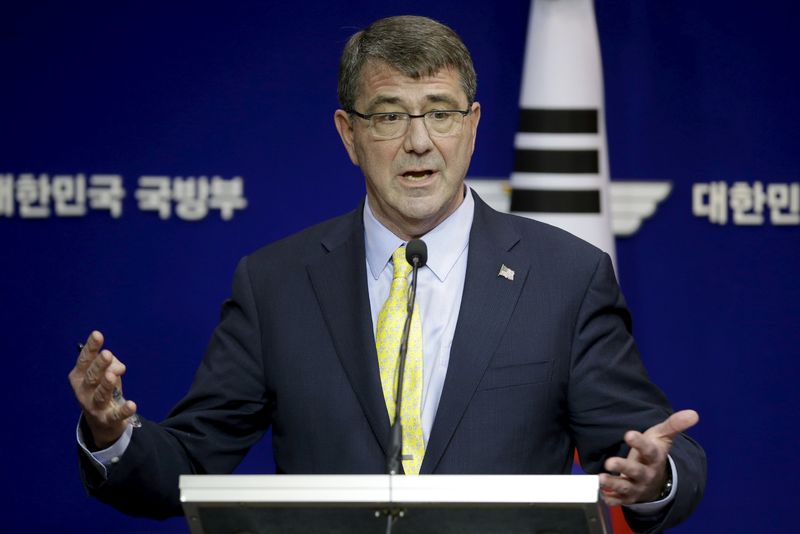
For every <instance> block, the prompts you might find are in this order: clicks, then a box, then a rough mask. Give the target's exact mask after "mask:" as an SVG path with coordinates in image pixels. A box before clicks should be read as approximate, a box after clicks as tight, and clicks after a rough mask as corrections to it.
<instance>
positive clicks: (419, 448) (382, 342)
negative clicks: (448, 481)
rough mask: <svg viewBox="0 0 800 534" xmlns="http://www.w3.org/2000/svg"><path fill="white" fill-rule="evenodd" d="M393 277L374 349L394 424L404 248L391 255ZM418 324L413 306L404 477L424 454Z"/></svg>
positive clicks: (407, 268)
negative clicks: (376, 350) (376, 353)
mask: <svg viewBox="0 0 800 534" xmlns="http://www.w3.org/2000/svg"><path fill="white" fill-rule="evenodd" d="M392 264H393V265H394V276H393V278H392V288H391V290H390V292H389V298H388V299H386V302H385V303H384V305H383V308H381V312H380V313H379V314H378V326H377V328H376V334H375V338H376V340H375V344H376V346H377V349H378V365H379V366H380V370H381V385H382V386H383V398H384V399H385V400H386V409H387V410H388V411H389V421H390V422H392V423H394V414H395V392H396V391H397V389H396V388H397V363H398V358H399V350H400V338H401V337H402V336H403V325H404V323H405V320H406V315H407V310H406V309H407V306H408V275H409V273H410V272H411V265H410V264H409V263H408V261H406V249H405V247H400V248H398V249H397V250H395V251H394V254H392ZM421 406H422V322H421V320H420V317H419V306H417V305H416V304H415V305H414V313H413V314H412V315H411V330H410V332H409V335H408V350H407V352H406V368H405V376H404V378H403V405H402V407H401V408H400V418H401V422H402V424H403V470H404V471H405V473H406V474H407V475H418V474H419V468H420V466H421V465H422V457H423V456H424V455H425V442H424V440H423V439H422V421H421V420H420V413H421V412H422V409H421Z"/></svg>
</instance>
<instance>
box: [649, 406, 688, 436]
mask: <svg viewBox="0 0 800 534" xmlns="http://www.w3.org/2000/svg"><path fill="white" fill-rule="evenodd" d="M698 421H700V416H699V415H698V413H697V412H696V411H694V410H681V411H679V412H675V413H674V414H672V415H670V416H669V417H667V418H666V419H665V420H664V421H662V422H660V423H658V424H657V425H654V426H652V427H650V428H649V429H648V430H647V433H648V434H655V435H656V437H660V438H667V439H672V438H674V437H675V436H677V435H678V434H680V433H681V432H683V431H685V430H687V429H689V428H691V427H693V426H694V425H696V424H697V422H698Z"/></svg>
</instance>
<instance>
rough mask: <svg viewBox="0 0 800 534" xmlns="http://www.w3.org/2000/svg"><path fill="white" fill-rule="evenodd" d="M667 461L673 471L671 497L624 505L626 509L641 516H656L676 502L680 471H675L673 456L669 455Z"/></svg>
mask: <svg viewBox="0 0 800 534" xmlns="http://www.w3.org/2000/svg"><path fill="white" fill-rule="evenodd" d="M667 460H669V468H670V470H672V489H671V490H670V492H669V495H667V496H666V497H664V498H663V499H661V500H658V501H653V502H640V503H637V504H626V505H623V506H624V507H625V508H627V509H628V510H630V511H631V512H635V513H637V514H639V515H655V514H657V513H659V512H661V511H662V510H664V508H666V507H667V506H669V505H670V503H672V501H674V500H675V493H676V492H677V491H678V470H677V469H675V462H673V461H672V457H671V456H669V455H667Z"/></svg>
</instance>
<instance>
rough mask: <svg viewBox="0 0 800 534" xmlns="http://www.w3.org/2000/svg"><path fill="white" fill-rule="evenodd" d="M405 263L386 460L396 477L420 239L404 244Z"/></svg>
mask: <svg viewBox="0 0 800 534" xmlns="http://www.w3.org/2000/svg"><path fill="white" fill-rule="evenodd" d="M406 261H407V262H408V263H410V264H411V266H412V267H413V269H412V271H411V273H412V274H411V291H409V293H408V305H407V307H406V322H405V324H404V325H403V336H402V337H401V338H400V350H399V355H398V363H397V390H396V391H395V396H394V398H395V399H397V401H396V402H395V412H394V424H393V425H392V428H391V430H390V431H389V450H388V454H387V458H386V472H387V473H389V474H390V475H396V474H397V473H399V472H400V465H401V463H402V455H403V424H402V422H401V421H400V411H401V408H402V404H403V377H404V376H405V370H406V352H407V351H408V334H409V332H410V331H411V315H412V314H413V313H414V301H415V300H416V297H417V269H419V268H420V267H423V266H424V265H425V263H426V262H427V261H428V246H427V245H426V244H425V242H424V241H423V240H422V239H412V240H411V241H409V242H408V243H407V244H406Z"/></svg>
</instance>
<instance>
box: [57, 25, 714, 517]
mask: <svg viewBox="0 0 800 534" xmlns="http://www.w3.org/2000/svg"><path fill="white" fill-rule="evenodd" d="M475 94H476V76H475V71H474V69H473V66H472V60H471V58H470V55H469V52H468V51H467V49H466V47H465V46H464V44H463V43H462V42H461V40H460V39H459V37H458V36H457V35H456V34H455V33H454V32H453V31H452V30H451V29H449V28H448V27H446V26H443V25H442V24H439V23H437V22H435V21H433V20H430V19H427V18H423V17H392V18H388V19H382V20H379V21H377V22H375V23H373V24H372V25H370V26H369V27H368V28H367V29H365V30H364V31H361V32H358V33H356V34H355V35H354V36H353V37H352V38H351V39H350V40H349V42H348V43H347V45H346V46H345V49H344V52H343V54H342V59H341V64H340V67H339V100H340V103H341V109H339V110H337V111H336V112H335V114H334V122H335V125H336V128H337V130H338V132H339V135H340V136H341V139H342V142H343V144H344V147H345V149H346V151H347V154H348V155H349V157H350V159H351V160H352V162H353V163H354V164H355V165H357V166H359V167H360V168H361V170H362V172H363V174H364V177H365V180H366V189H367V197H366V200H365V201H364V202H363V203H362V205H361V206H359V207H358V208H357V209H355V210H354V211H352V212H350V213H348V214H346V215H343V216H340V217H337V218H335V219H332V220H329V221H326V222H323V223H321V224H319V225H316V226H314V227H311V228H309V229H307V230H305V231H303V232H300V233H299V234H296V235H294V236H291V237H288V238H286V239H283V240H281V241H279V242H276V243H273V244H271V245H268V246H266V247H264V248H262V249H260V250H258V251H256V252H255V253H253V254H252V255H250V256H247V257H245V258H244V259H242V260H241V262H240V263H239V265H238V267H237V269H236V273H235V275H234V280H233V288H232V296H231V298H230V299H228V300H227V301H226V302H225V303H224V305H223V309H222V317H221V320H220V323H219V325H218V326H217V328H216V330H215V331H214V335H213V337H212V339H211V342H210V344H209V347H208V350H207V352H206V355H205V358H204V359H203V362H202V363H201V365H200V368H199V369H198V371H197V374H196V376H195V379H194V382H193V384H192V387H191V389H190V391H189V392H188V394H187V395H186V396H185V397H184V398H183V400H181V401H180V402H179V403H178V405H177V406H176V407H175V408H174V409H173V411H172V412H171V414H170V415H169V416H168V418H167V419H166V420H164V421H162V422H161V423H158V424H156V423H153V422H150V421H147V420H142V421H141V426H138V427H134V426H133V425H132V424H131V419H130V418H131V416H132V415H134V413H135V412H136V405H135V404H134V403H133V402H132V401H124V402H120V401H118V400H115V390H117V391H118V388H119V387H120V386H121V376H122V374H123V373H124V371H125V368H124V365H123V364H122V363H121V361H120V360H118V359H117V358H116V357H115V356H114V355H113V354H112V353H111V352H110V351H108V350H101V349H102V345H103V342H104V340H103V337H102V335H101V334H100V333H99V332H93V333H92V334H91V335H90V336H89V339H88V340H87V342H86V345H85V346H84V347H83V349H82V350H81V353H80V356H79V358H78V361H77V363H76V365H75V368H74V369H73V370H72V371H71V373H70V376H69V379H70V382H71V384H72V387H73V389H74V391H75V394H76V396H77V398H78V401H79V402H80V404H81V407H82V408H83V415H82V417H81V421H80V425H79V441H80V442H81V448H82V452H81V453H80V458H81V465H82V473H83V476H84V481H85V483H86V486H87V488H88V489H89V491H90V493H92V494H93V495H95V496H97V498H99V499H100V500H102V501H104V502H108V503H110V504H112V505H114V506H115V507H117V508H118V509H120V510H122V511H124V512H127V513H131V514H136V515H147V516H151V517H165V516H168V515H179V514H181V507H180V503H179V500H178V476H179V475H180V474H184V473H229V472H231V471H232V470H233V469H234V468H235V467H236V465H237V464H238V463H239V461H240V460H241V459H242V458H243V456H244V455H245V454H246V453H247V451H248V449H249V448H250V446H251V445H253V444H254V443H255V442H256V441H257V440H258V439H259V438H260V437H261V436H262V435H263V433H264V432H265V431H266V430H267V428H268V427H270V425H271V426H272V433H273V449H274V456H275V464H276V466H277V470H278V472H279V473H382V472H384V470H385V466H386V456H387V452H388V450H389V448H390V443H389V441H390V440H389V436H390V426H391V424H392V422H393V421H394V419H395V407H396V406H395V400H396V399H395V395H396V394H397V392H398V390H400V391H402V399H403V405H402V408H401V413H402V416H401V418H402V421H403V434H402V437H403V441H402V442H403V450H402V470H403V472H405V473H406V474H407V475H411V474H417V473H419V474H431V473H433V474H436V473H488V474H516V473H518V474H536V473H569V472H570V469H571V465H572V461H573V451H574V449H575V448H577V450H578V453H579V456H580V459H581V463H582V466H583V468H584V469H585V470H586V471H588V472H590V473H601V475H600V482H601V486H602V489H603V496H604V498H605V500H606V502H608V503H609V504H624V505H626V507H625V509H626V514H627V517H628V521H629V523H630V524H631V525H632V526H633V527H634V528H636V529H637V530H643V531H647V530H661V529H663V528H667V527H669V526H672V525H674V524H676V523H678V522H679V521H681V520H682V519H684V518H686V517H687V516H688V515H689V514H690V513H691V511H692V510H693V509H694V507H695V506H696V505H697V503H698V502H699V500H700V497H701V495H702V492H703V488H704V485H705V470H706V467H705V455H704V453H703V451H702V449H701V448H700V447H699V446H698V445H697V444H696V443H695V442H694V441H692V440H691V439H690V438H688V437H687V436H685V435H684V434H682V432H683V431H684V430H686V429H687V428H689V427H691V426H692V425H694V424H695V423H696V422H697V419H698V416H697V414H696V413H695V412H693V411H691V410H686V411H682V412H677V413H672V410H671V409H670V407H669V405H668V402H667V400H666V398H665V397H664V395H663V394H662V393H661V392H660V391H659V390H658V388H657V387H656V386H655V385H653V384H652V383H651V382H650V381H649V379H648V377H647V374H646V372H645V370H644V368H643V366H642V363H641V361H640V359H639V355H638V351H637V349H636V346H635V343H634V341H633V338H632V337H631V333H630V317H629V313H628V310H627V308H626V306H625V302H624V299H623V297H622V295H621V293H620V290H619V287H618V285H617V282H616V279H615V277H614V272H613V269H612V266H611V261H610V259H609V258H608V256H607V255H606V254H604V253H603V252H601V251H600V250H598V249H596V248H594V247H592V246H591V245H589V244H587V243H585V242H583V241H581V240H579V239H577V238H575V237H573V236H572V235H570V234H568V233H566V232H563V231H561V230H558V229H555V228H552V227H550V226H547V225H544V224H541V223H538V222H535V221H531V220H528V219H523V218H519V217H515V216H512V215H506V214H500V213H497V212H495V211H493V210H492V209H491V208H489V207H488V206H487V205H486V204H484V202H483V201H482V200H481V199H480V198H479V197H478V196H477V195H476V194H475V193H474V192H473V191H471V190H469V189H468V188H466V187H465V185H464V177H465V175H466V173H467V168H468V166H469V162H470V158H471V156H472V152H473V150H474V147H475V140H476V136H477V130H478V123H479V122H480V118H481V107H480V104H479V103H478V102H476V100H475ZM413 238H422V239H423V240H424V241H425V243H426V244H427V261H426V263H425V265H424V266H423V267H422V268H420V269H419V272H418V280H417V293H416V295H417V296H416V305H415V306H414V308H413V313H412V314H411V316H412V317H411V319H410V320H409V321H408V328H407V340H408V342H407V350H406V363H405V366H404V378H403V381H402V384H401V386H397V384H396V381H397V376H398V373H399V371H398V365H397V354H398V347H399V345H400V338H401V337H403V336H402V335H400V332H401V331H402V330H403V328H402V327H403V325H405V322H406V321H405V319H406V315H407V312H406V310H405V302H406V295H407V292H408V284H409V278H410V276H409V272H410V271H411V267H410V265H409V264H408V262H407V261H406V255H405V251H404V248H403V247H404V246H405V245H406V244H407V243H408V242H409V241H410V240H412V239H413Z"/></svg>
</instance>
